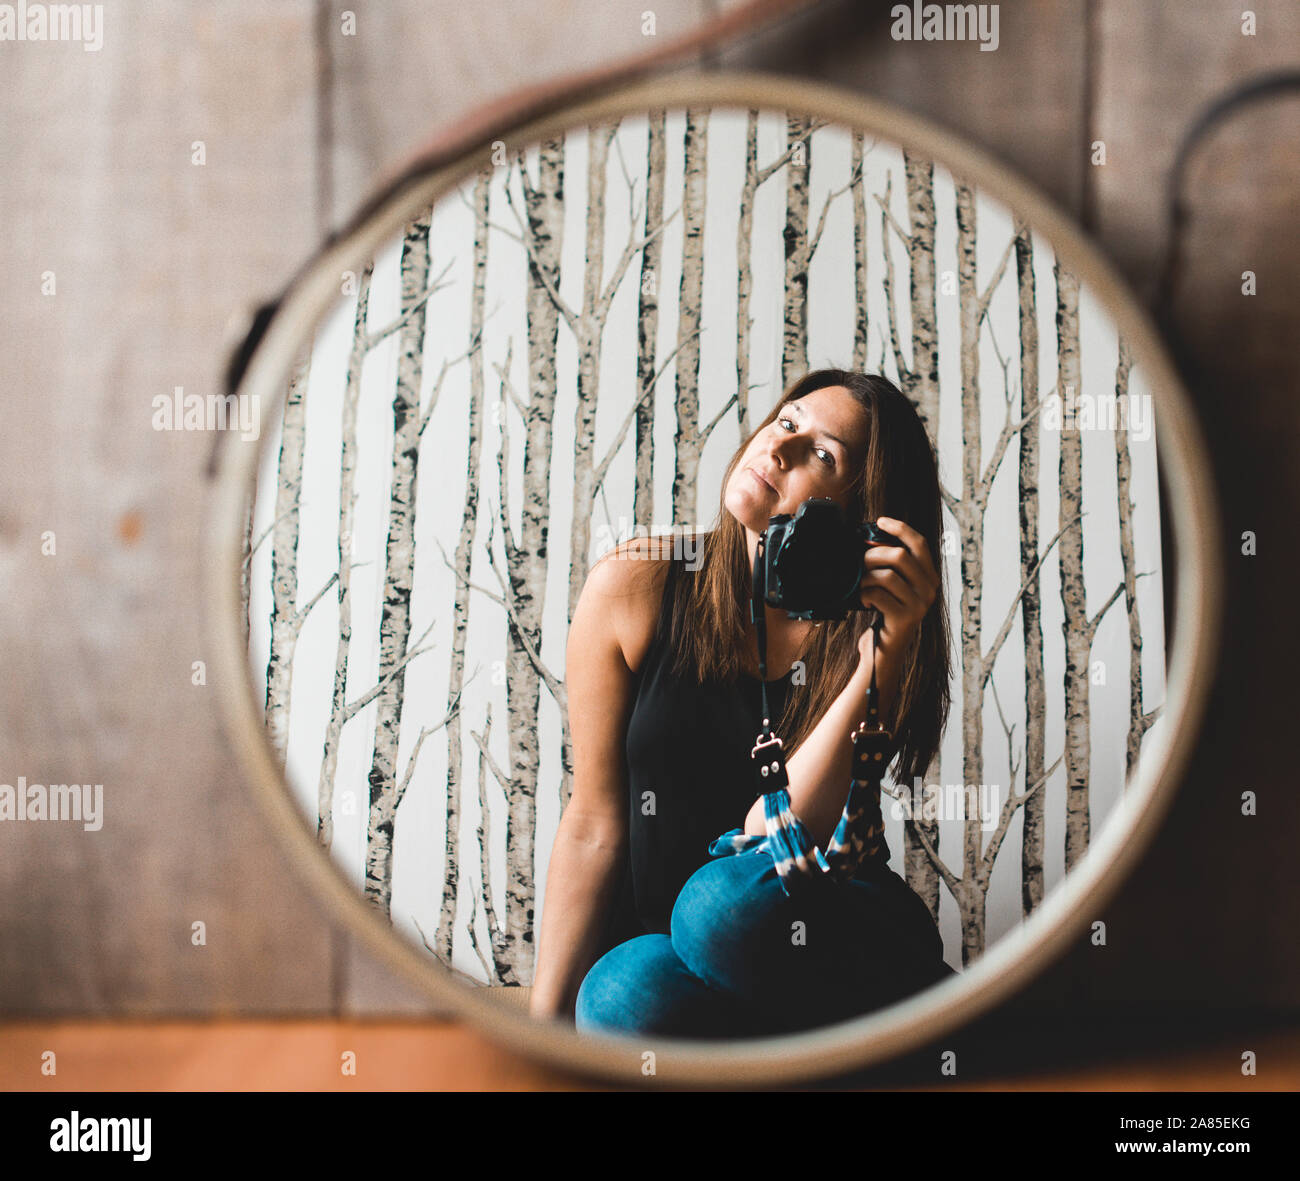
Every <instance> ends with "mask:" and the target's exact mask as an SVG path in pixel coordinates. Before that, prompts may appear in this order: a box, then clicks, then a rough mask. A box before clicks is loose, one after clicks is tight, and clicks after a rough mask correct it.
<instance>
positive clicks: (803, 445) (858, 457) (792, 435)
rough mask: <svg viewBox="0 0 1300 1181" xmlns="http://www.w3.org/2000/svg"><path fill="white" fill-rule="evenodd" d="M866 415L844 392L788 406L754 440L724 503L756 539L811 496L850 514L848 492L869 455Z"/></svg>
mask: <svg viewBox="0 0 1300 1181" xmlns="http://www.w3.org/2000/svg"><path fill="white" fill-rule="evenodd" d="M866 445H867V438H866V414H865V413H864V411H863V409H862V406H861V404H860V403H859V402H858V401H857V399H855V398H854V397H853V395H852V394H850V393H849V391H848V390H846V389H845V388H844V387H843V386H839V385H833V386H826V387H825V388H824V389H820V390H813V391H812V393H810V394H805V395H804V396H803V397H802V398H800V399H798V400H797V401H792V402H784V403H782V405H781V409H780V411H779V412H778V414H777V416H776V417H775V418H774V419H772V421H771V422H769V423H768V424H767V426H765V427H764V428H763V429H762V430H761V431H759V432H758V434H757V435H755V436H754V438H753V439H752V440H750V443H749V446H748V447H746V448H745V452H744V454H743V455H742V456H741V457H740V459H739V460H738V461H737V463H736V466H735V468H734V469H733V470H732V473H731V479H730V480H729V481H728V482H727V491H726V496H725V498H724V500H723V503H724V505H725V506H726V508H727V511H728V512H730V513H731V515H732V516H734V517H735V518H736V519H737V520H738V521H739V522H740V523H741V524H742V525H744V526H745V528H746V529H748V530H749V531H750V532H751V533H753V534H756V535H757V534H761V533H762V532H763V531H764V530H765V529H766V528H767V521H768V518H769V517H774V516H776V515H778V514H779V513H794V511H795V510H796V509H797V508H798V507H799V505H801V504H802V503H803V502H804V501H805V500H807V499H808V498H809V497H810V496H824V497H827V498H829V499H831V500H834V501H836V502H837V503H838V504H840V505H842V506H843V507H845V508H848V496H847V492H848V489H849V486H850V485H851V484H852V483H853V479H854V477H855V476H856V475H857V474H858V472H859V471H860V470H861V468H862V460H863V456H864V454H865V452H866Z"/></svg>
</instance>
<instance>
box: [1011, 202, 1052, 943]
mask: <svg viewBox="0 0 1300 1181" xmlns="http://www.w3.org/2000/svg"><path fill="white" fill-rule="evenodd" d="M1015 235H1016V290H1017V293H1018V295H1019V299H1020V412H1021V415H1022V416H1023V417H1028V416H1029V413H1030V411H1031V410H1032V409H1033V408H1034V407H1036V406H1037V405H1038V299H1037V294H1036V289H1035V284H1034V247H1033V237H1032V234H1031V232H1030V229H1029V226H1028V225H1026V224H1025V222H1024V221H1022V220H1021V219H1020V218H1016V220H1015ZM1038 453H1039V443H1038V429H1037V424H1034V425H1027V426H1026V427H1025V428H1024V429H1022V430H1021V432H1020V468H1019V475H1020V580H1021V584H1022V585H1023V586H1024V588H1025V589H1024V593H1023V594H1022V595H1021V598H1020V618H1021V627H1022V630H1023V632H1024V637H1025V784H1026V785H1029V784H1031V783H1037V782H1038V781H1039V779H1041V778H1042V775H1043V767H1044V764H1045V762H1046V726H1047V688H1046V683H1045V681H1044V678H1043V621H1042V601H1041V598H1042V589H1041V585H1040V581H1039V577H1038V572H1037V571H1038ZM1045 798H1046V797H1045V795H1044V793H1043V792H1041V791H1037V792H1035V793H1034V794H1033V795H1032V796H1030V798H1029V799H1027V800H1026V801H1025V805H1024V808H1025V812H1024V820H1023V828H1022V834H1023V835H1022V838H1021V845H1020V908H1021V912H1022V913H1023V914H1024V915H1025V916H1026V917H1028V916H1029V914H1030V913H1031V912H1032V911H1033V910H1035V909H1036V908H1037V906H1038V904H1039V903H1040V902H1042V900H1043V825H1044V820H1045V816H1046V808H1045Z"/></svg>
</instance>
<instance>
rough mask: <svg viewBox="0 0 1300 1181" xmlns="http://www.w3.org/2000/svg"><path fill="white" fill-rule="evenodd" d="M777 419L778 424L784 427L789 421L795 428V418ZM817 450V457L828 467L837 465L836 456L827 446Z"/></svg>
mask: <svg viewBox="0 0 1300 1181" xmlns="http://www.w3.org/2000/svg"><path fill="white" fill-rule="evenodd" d="M776 421H777V425H778V426H781V427H784V426H785V425H786V424H787V423H789V425H790V428H791V429H793V428H794V419H792V418H778V419H777V420H776ZM816 452H817V457H818V458H819V459H820V460H821V461H822V463H824V464H825V465H826V466H827V467H834V466H835V456H833V455H832V454H831V453H830V452H829V451H827V450H826V448H825V447H818V448H816Z"/></svg>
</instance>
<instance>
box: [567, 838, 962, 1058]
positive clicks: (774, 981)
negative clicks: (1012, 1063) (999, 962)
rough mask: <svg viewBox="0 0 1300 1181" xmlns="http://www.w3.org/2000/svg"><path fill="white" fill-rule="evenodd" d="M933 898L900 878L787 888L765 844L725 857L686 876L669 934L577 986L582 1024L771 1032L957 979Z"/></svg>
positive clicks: (721, 1034)
mask: <svg viewBox="0 0 1300 1181" xmlns="http://www.w3.org/2000/svg"><path fill="white" fill-rule="evenodd" d="M952 974H953V973H952V969H951V968H949V967H948V966H947V965H946V964H945V963H944V962H943V942H942V940H941V939H940V936H939V932H938V929H937V928H936V927H935V925H934V920H933V919H932V918H931V917H930V912H929V910H928V908H927V907H926V905H925V903H924V902H923V901H922V900H921V898H920V897H919V896H918V895H917V894H916V893H915V891H913V890H912V889H911V888H910V887H909V886H908V885H907V883H906V882H904V881H903V879H902V878H900V877H899V876H898V875H897V874H896V873H893V872H892V871H890V870H885V871H884V872H883V873H882V874H880V875H878V876H877V877H876V878H875V879H873V880H871V881H858V880H854V881H850V882H847V883H836V882H832V881H827V880H824V879H817V880H815V881H813V882H812V883H811V884H810V886H809V888H808V889H807V890H806V891H805V895H804V896H801V897H799V898H789V897H787V896H786V894H785V891H784V890H783V889H782V888H781V883H780V880H779V878H778V877H777V872H776V866H775V864H774V863H773V861H772V857H771V855H770V854H769V853H767V852H766V850H749V851H746V852H743V853H737V854H734V855H731V856H724V857H717V858H715V859H714V860H712V861H710V862H708V863H706V864H705V865H703V866H701V867H700V868H699V869H698V870H696V871H695V873H694V874H692V875H691V877H690V878H689V879H687V881H686V884H685V885H684V886H683V887H682V889H681V893H680V894H678V896H677V901H676V902H675V903H674V905H673V911H672V916H671V919H670V922H669V934H667V935H664V934H652V935H640V936H638V937H637V938H635V939H629V940H628V941H627V942H626V943H620V944H619V945H618V946H617V947H615V948H613V949H611V950H610V951H608V952H607V953H606V954H605V955H603V956H601V958H600V959H599V960H597V961H596V963H595V964H593V965H592V968H591V970H590V971H589V972H588V973H587V975H586V976H585V977H584V978H583V981H582V984H581V986H580V987H579V989H578V997H577V1005H576V1009H575V1021H576V1025H577V1028H578V1029H579V1030H580V1031H583V1032H600V1033H615V1034H658V1035H661V1036H664V1037H681V1038H689V1037H700V1038H711V1039H719V1040H722V1039H728V1038H746V1037H772V1036H776V1035H778V1034H782V1033H794V1032H798V1031H800V1030H806V1029H812V1028H815V1027H818V1026H824V1025H831V1024H834V1023H836V1022H838V1021H846V1020H849V1019H850V1018H853V1017H856V1016H860V1015H861V1014H864V1013H868V1012H871V1011H872V1010H874V1009H878V1008H881V1007H883V1006H886V1005H889V1004H892V1003H894V1002H895V1001H898V1000H901V999H903V998H904V997H906V996H909V995H911V994H912V993H914V992H917V991H920V990H921V989H923V988H926V987H927V986H929V985H930V984H933V983H935V982H937V981H938V980H941V979H943V978H945V977H947V976H949V975H952Z"/></svg>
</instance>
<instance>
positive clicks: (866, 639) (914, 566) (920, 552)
mask: <svg viewBox="0 0 1300 1181" xmlns="http://www.w3.org/2000/svg"><path fill="white" fill-rule="evenodd" d="M876 524H877V525H879V526H880V528H881V529H883V530H884V531H885V532H886V533H892V534H893V535H894V536H895V537H897V538H898V539H899V541H901V542H902V545H868V546H867V550H866V553H864V554H863V555H862V566H863V572H862V585H861V596H862V605H863V606H864V607H876V608H878V609H879V611H880V613H881V615H882V616H883V617H884V620H883V622H882V624H881V627H880V650H881V652H882V653H886V652H889V653H896V654H899V655H901V654H902V653H903V652H905V651H906V650H907V646H908V644H910V643H911V642H912V637H913V636H914V635H915V633H916V631H917V629H918V628H919V627H920V626H921V620H923V619H924V618H925V616H926V613H927V612H928V611H929V610H930V607H931V605H932V604H933V603H934V600H935V598H936V597H937V595H938V593H939V574H938V572H937V571H936V570H935V568H934V562H933V560H932V559H931V557H930V547H929V546H928V545H927V544H926V540H925V538H924V537H922V536H921V534H919V533H918V532H917V531H916V530H915V529H913V528H912V527H911V526H910V525H908V524H907V523H906V522H904V521H900V520H898V519H897V518H896V517H877V518H876ZM871 635H872V631H871V628H867V630H866V631H865V632H863V633H862V637H861V639H859V641H858V653H859V655H860V656H861V657H862V659H864V660H866V659H867V658H868V657H869V656H870V654H871V642H872V641H871Z"/></svg>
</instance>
